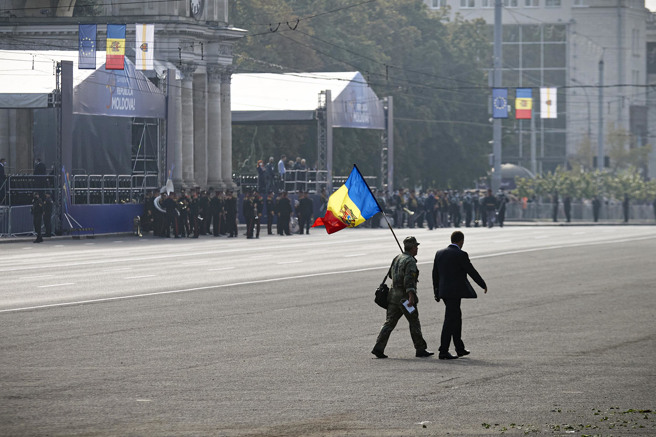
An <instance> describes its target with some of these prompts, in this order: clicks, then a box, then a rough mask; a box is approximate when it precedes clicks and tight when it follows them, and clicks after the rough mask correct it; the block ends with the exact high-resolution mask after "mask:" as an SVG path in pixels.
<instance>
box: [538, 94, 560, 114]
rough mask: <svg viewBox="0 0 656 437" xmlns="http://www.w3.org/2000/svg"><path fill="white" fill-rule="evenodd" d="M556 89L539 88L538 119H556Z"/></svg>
mask: <svg viewBox="0 0 656 437" xmlns="http://www.w3.org/2000/svg"><path fill="white" fill-rule="evenodd" d="M557 90H558V88H540V118H557V117H558V106H557V105H556V101H557V100H556V92H557Z"/></svg>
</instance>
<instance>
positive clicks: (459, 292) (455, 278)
mask: <svg viewBox="0 0 656 437" xmlns="http://www.w3.org/2000/svg"><path fill="white" fill-rule="evenodd" d="M464 244H465V235H464V234H463V233H462V232H460V231H455V232H454V233H452V234H451V244H449V246H447V248H446V249H442V250H438V251H437V253H436V254H435V261H434V262H433V291H434V293H435V300H436V301H437V302H439V301H440V299H442V300H443V301H444V306H445V307H446V310H445V312H444V325H443V326H442V337H441V343H440V354H439V356H438V358H439V359H440V360H452V359H455V358H458V357H462V356H465V355H469V351H468V350H467V349H465V344H464V343H463V341H462V338H461V333H462V313H461V311H460V301H461V299H463V298H475V297H476V292H475V291H474V289H473V288H472V286H471V284H470V283H469V281H468V280H467V275H469V276H471V277H472V279H473V280H474V281H475V282H476V283H477V284H478V285H480V286H481V288H483V289H484V290H485V293H487V285H486V284H485V281H484V280H483V278H481V275H479V274H478V272H477V271H476V269H475V268H474V266H473V265H472V263H471V261H469V255H467V252H465V251H463V250H462V246H463V245H464ZM452 338H453V345H454V346H455V348H456V354H457V356H454V355H451V354H450V353H449V346H450V344H451V339H452Z"/></svg>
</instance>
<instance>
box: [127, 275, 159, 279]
mask: <svg viewBox="0 0 656 437" xmlns="http://www.w3.org/2000/svg"><path fill="white" fill-rule="evenodd" d="M154 277H155V275H141V276H126V277H125V278H123V279H141V278H154Z"/></svg>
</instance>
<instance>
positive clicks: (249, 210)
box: [241, 191, 256, 239]
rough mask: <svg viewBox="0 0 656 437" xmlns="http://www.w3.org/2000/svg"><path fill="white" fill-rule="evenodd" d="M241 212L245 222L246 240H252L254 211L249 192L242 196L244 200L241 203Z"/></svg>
mask: <svg viewBox="0 0 656 437" xmlns="http://www.w3.org/2000/svg"><path fill="white" fill-rule="evenodd" d="M241 212H242V214H243V215H244V220H246V238H248V239H252V238H253V230H254V229H255V217H256V216H255V210H254V205H253V198H252V196H251V193H250V191H247V192H246V193H245V194H244V200H243V201H242V202H241Z"/></svg>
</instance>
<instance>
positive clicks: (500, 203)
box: [497, 188, 508, 228]
mask: <svg viewBox="0 0 656 437" xmlns="http://www.w3.org/2000/svg"><path fill="white" fill-rule="evenodd" d="M507 203H508V198H507V197H506V193H504V191H503V188H501V189H499V194H497V207H498V212H497V219H498V220H499V227H501V228H503V222H505V221H506V204H507Z"/></svg>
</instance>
